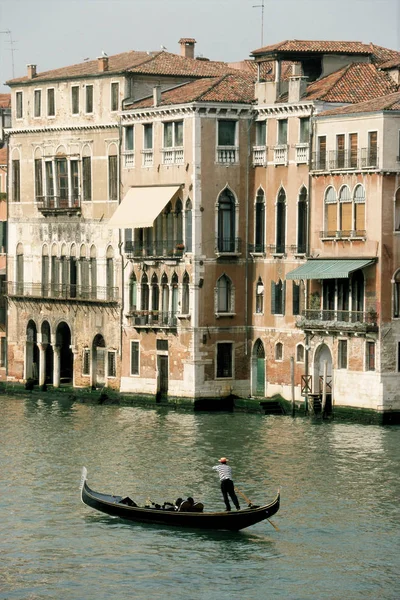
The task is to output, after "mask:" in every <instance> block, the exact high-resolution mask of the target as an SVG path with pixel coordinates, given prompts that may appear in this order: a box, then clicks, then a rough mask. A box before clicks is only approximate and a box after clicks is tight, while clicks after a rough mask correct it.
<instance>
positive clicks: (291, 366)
mask: <svg viewBox="0 0 400 600" xmlns="http://www.w3.org/2000/svg"><path fill="white" fill-rule="evenodd" d="M290 385H291V388H292V417H294V412H295V403H294V357H293V356H291V357H290Z"/></svg>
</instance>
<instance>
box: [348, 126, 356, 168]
mask: <svg viewBox="0 0 400 600" xmlns="http://www.w3.org/2000/svg"><path fill="white" fill-rule="evenodd" d="M357 154H358V135H357V133H351V134H350V167H357Z"/></svg>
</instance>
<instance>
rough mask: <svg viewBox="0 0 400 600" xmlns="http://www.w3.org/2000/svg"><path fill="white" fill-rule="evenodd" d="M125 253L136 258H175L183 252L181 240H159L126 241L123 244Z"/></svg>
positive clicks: (183, 246)
mask: <svg viewBox="0 0 400 600" xmlns="http://www.w3.org/2000/svg"><path fill="white" fill-rule="evenodd" d="M124 250H125V254H127V255H128V256H131V257H137V258H168V257H169V258H171V257H173V258H176V257H180V256H182V255H183V253H184V252H185V244H184V242H183V240H161V241H154V242H145V243H138V242H132V241H127V242H125V245H124Z"/></svg>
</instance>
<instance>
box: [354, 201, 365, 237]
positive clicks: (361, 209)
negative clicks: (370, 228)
mask: <svg viewBox="0 0 400 600" xmlns="http://www.w3.org/2000/svg"><path fill="white" fill-rule="evenodd" d="M354 207H355V211H356V219H355V221H356V223H355V225H356V231H364V230H365V204H364V203H356V204H355V205H354Z"/></svg>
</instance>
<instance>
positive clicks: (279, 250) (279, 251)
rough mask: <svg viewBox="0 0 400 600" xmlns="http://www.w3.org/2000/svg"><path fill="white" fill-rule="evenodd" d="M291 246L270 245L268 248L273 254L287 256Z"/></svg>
mask: <svg viewBox="0 0 400 600" xmlns="http://www.w3.org/2000/svg"><path fill="white" fill-rule="evenodd" d="M290 248H291V246H285V245H284V244H276V245H275V244H269V245H268V250H269V251H270V252H271V254H272V255H274V256H279V257H282V256H285V255H286V254H287V251H288V249H290Z"/></svg>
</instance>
